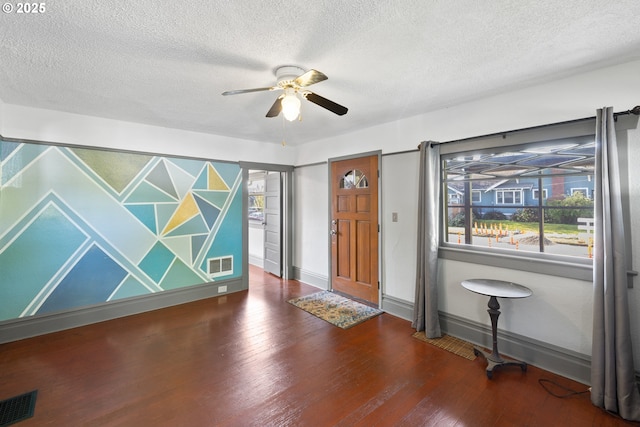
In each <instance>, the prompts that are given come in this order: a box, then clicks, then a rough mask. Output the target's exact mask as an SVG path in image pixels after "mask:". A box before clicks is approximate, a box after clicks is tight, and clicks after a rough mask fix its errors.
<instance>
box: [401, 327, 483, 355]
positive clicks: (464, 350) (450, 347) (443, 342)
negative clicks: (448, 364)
mask: <svg viewBox="0 0 640 427" xmlns="http://www.w3.org/2000/svg"><path fill="white" fill-rule="evenodd" d="M413 337H414V338H417V339H419V340H420V341H424V342H428V343H429V344H433V345H435V346H436V347H440V348H441V349H443V350H447V351H448V352H451V353H453V354H457V355H458V356H461V357H464V358H465V359H469V360H474V359H475V358H476V355H475V354H473V344H471V343H469V342H466V341H464V340H461V339H460V338H456V337H452V336H451V335H443V336H442V337H441V338H427V336H426V335H425V334H424V331H422V332H416V333H415V334H413Z"/></svg>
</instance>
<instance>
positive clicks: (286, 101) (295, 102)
mask: <svg viewBox="0 0 640 427" xmlns="http://www.w3.org/2000/svg"><path fill="white" fill-rule="evenodd" d="M280 102H281V105H282V114H284V118H285V119H287V120H289V121H290V122H292V121H294V120H295V119H297V118H298V116H299V115H300V100H299V99H298V97H297V96H296V95H295V93H289V94H287V95H286V96H285V97H284V98H282V101H280Z"/></svg>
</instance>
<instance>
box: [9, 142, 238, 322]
mask: <svg viewBox="0 0 640 427" xmlns="http://www.w3.org/2000/svg"><path fill="white" fill-rule="evenodd" d="M241 177H242V174H241V173H240V167H239V165H238V164H236V163H226V162H215V161H205V160H197V159H185V158H174V157H167V156H158V155H145V154H135V153H127V152H117V151H108V150H99V149H89V148H77V147H63V146H53V145H47V144H33V143H22V142H20V143H18V142H11V141H4V140H1V139H0V321H3V320H8V319H15V318H19V317H24V316H33V315H37V314H41V313H50V312H57V311H64V310H70V309H73V308H77V307H84V306H88V305H95V304H101V303H105V302H108V301H112V300H117V299H121V298H127V297H132V296H138V295H145V294H152V293H156V292H162V291H165V290H169V289H176V288H181V287H185V286H193V285H197V284H202V283H207V282H212V281H214V274H212V273H211V272H210V271H209V265H210V264H209V260H211V259H219V258H224V259H230V260H232V263H231V265H233V267H232V268H231V269H230V270H228V271H223V272H222V273H221V272H220V271H218V272H217V273H216V274H215V280H220V279H227V278H235V277H240V276H241V274H242V272H241V266H242V216H243V215H242V214H243V212H242V191H241V179H242V178H241Z"/></svg>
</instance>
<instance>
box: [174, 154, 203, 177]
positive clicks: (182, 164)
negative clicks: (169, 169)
mask: <svg viewBox="0 0 640 427" xmlns="http://www.w3.org/2000/svg"><path fill="white" fill-rule="evenodd" d="M167 162H170V163H173V164H174V165H176V166H178V167H179V168H180V169H182V170H183V171H185V172H187V173H188V174H189V175H191V176H192V177H194V178H195V177H197V176H199V175H200V173H201V172H202V170H203V168H205V167H206V163H203V162H202V160H195V159H183V158H170V159H167Z"/></svg>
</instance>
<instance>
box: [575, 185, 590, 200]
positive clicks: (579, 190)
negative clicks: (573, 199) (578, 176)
mask: <svg viewBox="0 0 640 427" xmlns="http://www.w3.org/2000/svg"><path fill="white" fill-rule="evenodd" d="M578 193H579V194H582V195H583V196H584V197H586V198H590V197H589V195H590V194H591V190H590V189H589V188H586V187H585V188H572V189H571V195H572V196H573V195H574V194H578Z"/></svg>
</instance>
